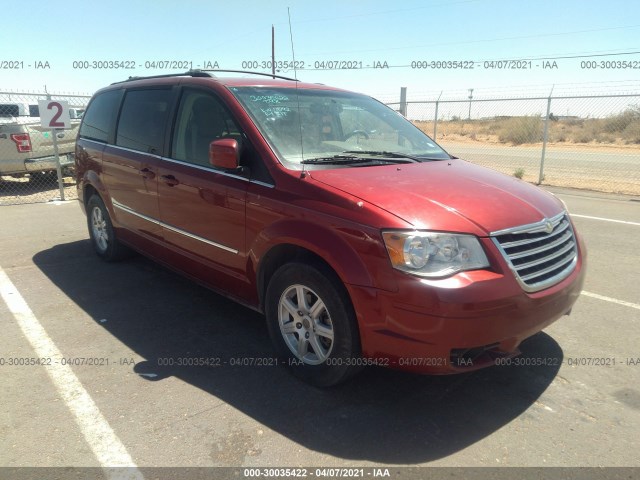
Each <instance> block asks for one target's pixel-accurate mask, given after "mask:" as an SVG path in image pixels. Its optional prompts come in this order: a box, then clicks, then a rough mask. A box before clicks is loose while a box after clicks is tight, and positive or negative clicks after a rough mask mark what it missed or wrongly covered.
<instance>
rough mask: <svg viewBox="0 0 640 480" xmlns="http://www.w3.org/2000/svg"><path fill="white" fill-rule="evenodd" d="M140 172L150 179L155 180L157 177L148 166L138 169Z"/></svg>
mask: <svg viewBox="0 0 640 480" xmlns="http://www.w3.org/2000/svg"><path fill="white" fill-rule="evenodd" d="M138 173H139V174H140V175H142V176H143V177H144V178H147V179H149V180H153V179H154V178H156V174H155V173H153V171H151V170H150V169H148V168H146V167H145V168H143V169H142V170H138Z"/></svg>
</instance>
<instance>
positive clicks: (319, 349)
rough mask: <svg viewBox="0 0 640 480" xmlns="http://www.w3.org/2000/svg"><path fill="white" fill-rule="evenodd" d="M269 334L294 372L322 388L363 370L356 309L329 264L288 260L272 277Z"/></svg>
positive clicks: (267, 306) (268, 304) (267, 308)
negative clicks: (326, 266)
mask: <svg viewBox="0 0 640 480" xmlns="http://www.w3.org/2000/svg"><path fill="white" fill-rule="evenodd" d="M265 311H266V317H267V325H268V328H269V335H270V337H271V340H272V342H273V344H274V347H275V348H276V351H277V352H278V354H279V356H280V358H282V359H283V360H284V361H285V362H286V363H287V364H288V365H289V366H290V367H291V369H292V371H293V373H294V374H295V375H296V376H297V377H299V378H301V379H302V380H304V381H306V382H308V383H310V384H312V385H315V386H319V387H327V386H331V385H336V384H338V383H341V382H344V381H345V380H347V379H348V378H349V377H351V376H352V375H354V374H355V373H357V372H358V371H359V370H360V360H361V359H360V337H359V334H358V327H357V322H356V318H355V313H354V311H353V307H352V305H351V302H350V300H349V297H348V295H347V292H346V289H345V288H344V286H343V285H342V283H340V280H339V278H338V277H337V275H335V274H334V273H333V272H332V271H330V270H329V269H328V268H322V267H316V266H311V265H307V264H303V263H288V264H286V265H283V266H282V267H280V268H279V269H278V270H277V271H276V272H275V273H274V275H273V277H272V278H271V281H270V282H269V286H268V288H267V294H266V299H265Z"/></svg>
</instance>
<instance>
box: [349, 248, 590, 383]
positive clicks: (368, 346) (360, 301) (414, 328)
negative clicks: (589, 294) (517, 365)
mask: <svg viewBox="0 0 640 480" xmlns="http://www.w3.org/2000/svg"><path fill="white" fill-rule="evenodd" d="M578 242H579V253H578V261H577V264H576V267H575V269H574V270H573V272H572V273H571V274H570V275H569V276H568V277H567V278H565V279H564V280H562V281H561V282H559V283H557V284H556V285H553V286H551V287H549V288H547V289H544V290H541V291H539V292H533V293H527V292H525V291H523V290H522V288H521V286H520V285H519V284H518V283H517V281H516V279H515V278H514V277H513V274H512V273H511V272H509V270H508V269H506V270H503V272H492V271H486V270H478V271H470V272H464V273H461V274H457V275H454V276H453V277H450V278H447V279H444V280H437V281H433V280H424V279H420V278H417V277H414V276H411V275H406V274H403V273H401V272H397V274H395V275H396V281H397V283H398V291H397V292H388V291H384V290H380V289H375V288H369V287H360V286H354V285H348V286H347V288H348V290H349V293H350V295H351V299H352V301H353V304H354V308H355V311H356V312H357V318H358V324H359V327H360V336H361V344H362V352H363V355H364V356H365V357H367V358H371V359H377V361H376V362H375V363H376V364H379V365H385V366H389V367H392V368H397V369H401V370H410V371H414V372H419V373H431V374H449V373H458V372H466V371H470V370H477V369H479V368H483V367H487V366H490V365H494V364H495V361H496V359H497V358H503V357H509V356H514V355H517V354H519V353H520V352H519V350H518V345H519V344H520V343H521V342H522V341H523V340H525V339H526V338H528V337H530V336H532V335H534V334H536V333H537V332H539V331H541V330H542V329H544V328H545V327H547V326H548V325H550V324H551V323H553V322H554V321H556V320H557V319H559V318H560V317H562V316H563V315H566V314H568V313H569V312H570V311H571V308H572V306H573V304H574V303H575V302H576V300H577V299H578V296H579V295H580V291H581V289H582V284H583V282H584V276H585V272H586V268H585V267H586V264H585V256H584V252H585V249H584V245H583V244H582V242H581V241H580V240H578Z"/></svg>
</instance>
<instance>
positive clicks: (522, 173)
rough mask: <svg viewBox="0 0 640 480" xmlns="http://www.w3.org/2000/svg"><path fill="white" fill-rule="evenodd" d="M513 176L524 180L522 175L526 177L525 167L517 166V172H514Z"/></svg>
mask: <svg viewBox="0 0 640 480" xmlns="http://www.w3.org/2000/svg"><path fill="white" fill-rule="evenodd" d="M513 176H514V177H516V178H519V179H521V180H522V177H524V168H522V167H518V168H516V170H515V172H513Z"/></svg>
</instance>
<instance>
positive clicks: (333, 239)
mask: <svg viewBox="0 0 640 480" xmlns="http://www.w3.org/2000/svg"><path fill="white" fill-rule="evenodd" d="M284 244H287V245H294V246H298V247H302V248H304V249H306V250H309V251H310V252H313V253H314V254H316V255H317V256H319V257H320V258H322V259H323V260H324V261H325V262H326V263H327V264H329V266H330V267H331V268H333V270H335V272H336V273H337V274H338V276H339V277H340V279H341V280H342V282H343V283H348V284H353V285H361V286H374V283H375V282H374V279H373V278H372V277H371V275H370V273H369V271H368V269H367V268H366V267H365V265H364V263H363V262H362V259H361V258H360V255H359V254H358V253H357V252H356V250H355V249H354V248H353V246H352V245H350V244H349V242H348V241H347V240H346V239H345V238H344V236H343V235H340V234H339V232H337V231H335V230H332V229H329V228H326V227H323V226H321V225H319V224H317V223H311V222H309V221H305V220H300V219H286V220H282V221H278V222H276V223H274V224H272V225H270V226H269V227H267V228H266V229H265V230H263V231H262V232H260V234H259V235H257V236H256V237H255V239H254V241H253V243H252V244H251V246H250V249H249V252H248V254H249V258H250V259H251V261H252V262H253V263H254V265H257V267H258V268H257V270H259V269H260V268H261V264H260V262H261V260H262V259H263V258H264V256H265V255H266V254H267V253H268V252H269V250H271V249H272V248H273V247H276V246H278V245H284Z"/></svg>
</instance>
